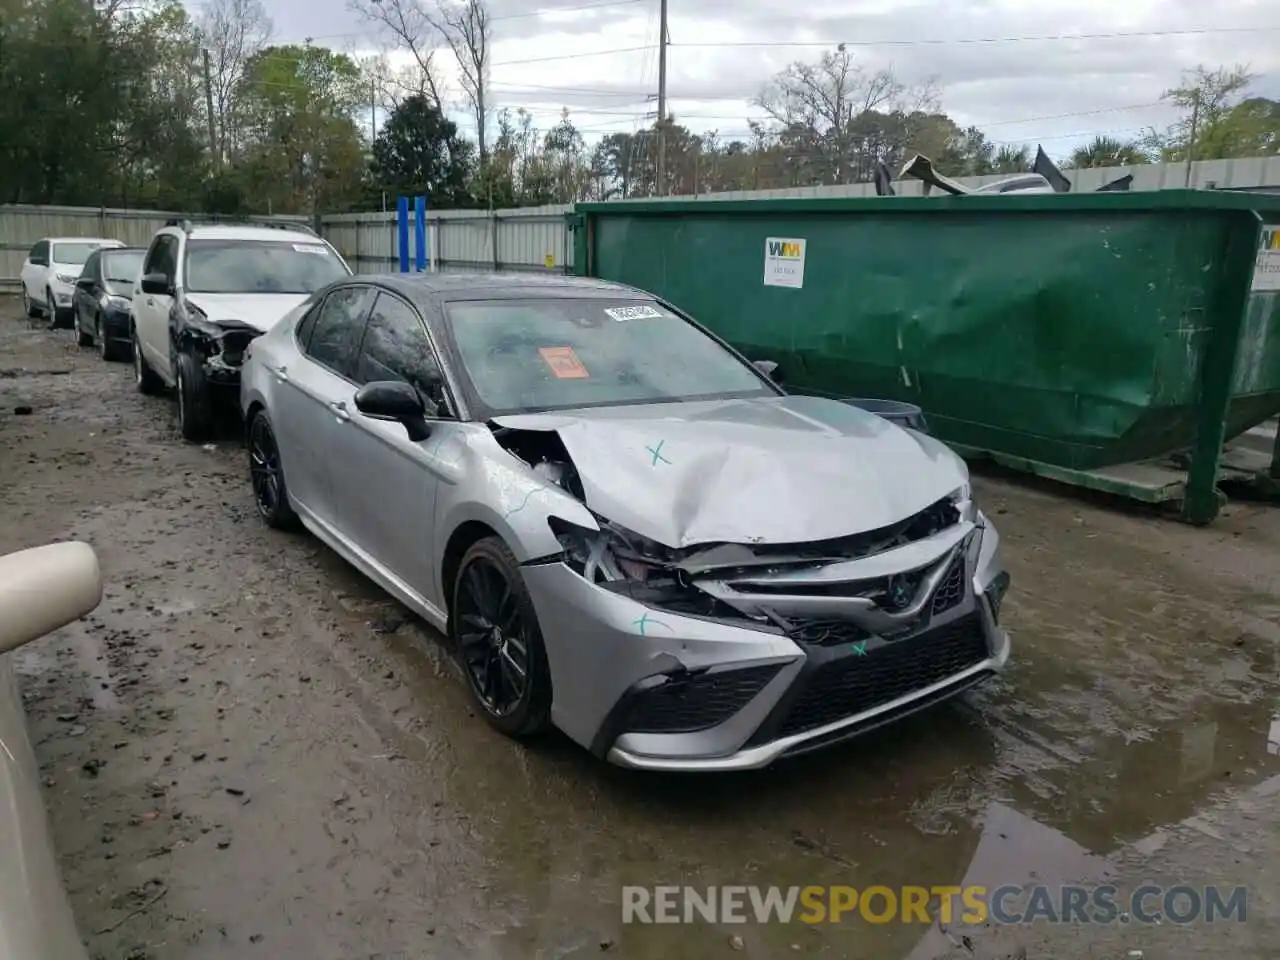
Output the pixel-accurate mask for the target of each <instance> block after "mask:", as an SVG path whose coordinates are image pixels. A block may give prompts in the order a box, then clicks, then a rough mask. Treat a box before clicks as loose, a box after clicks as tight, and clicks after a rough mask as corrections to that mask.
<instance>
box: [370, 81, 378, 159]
mask: <svg viewBox="0 0 1280 960" xmlns="http://www.w3.org/2000/svg"><path fill="white" fill-rule="evenodd" d="M377 138H378V81H377V80H370V81H369V143H370V144H372V143H373V141H374V140H376V139H377Z"/></svg>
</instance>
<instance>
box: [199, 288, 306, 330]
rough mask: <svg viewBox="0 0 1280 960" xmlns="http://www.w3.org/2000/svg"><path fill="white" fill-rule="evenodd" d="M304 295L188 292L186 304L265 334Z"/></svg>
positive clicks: (212, 316)
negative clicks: (244, 324) (246, 325)
mask: <svg viewBox="0 0 1280 960" xmlns="http://www.w3.org/2000/svg"><path fill="white" fill-rule="evenodd" d="M309 296H310V294H307V293H189V294H187V302H188V303H193V304H195V305H196V306H197V307H199V308H200V309H201V310H203V311H204V312H205V313H206V314H207V315H208V317H209V319H210V320H213V321H215V322H216V321H219V320H237V321H239V322H240V323H247V324H248V325H249V326H251V327H254V328H256V329H258V330H261V331H263V332H266V331H267V330H270V329H271V328H272V327H273V326H275V323H276V321H277V320H279V319H280V318H281V317H283V316H284V315H285V314H286V313H288V312H289V311H290V310H292V309H293V308H294V307H296V306H297V305H298V304H300V303H302V301H304V300H306V299H307V297H309Z"/></svg>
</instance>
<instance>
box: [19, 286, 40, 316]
mask: <svg viewBox="0 0 1280 960" xmlns="http://www.w3.org/2000/svg"><path fill="white" fill-rule="evenodd" d="M22 309H23V311H24V312H25V313H26V315H27V316H28V317H38V316H40V308H39V307H37V306H36V302H35V301H34V300H32V299H31V296H30V294H28V293H27V287H26V284H23V286H22Z"/></svg>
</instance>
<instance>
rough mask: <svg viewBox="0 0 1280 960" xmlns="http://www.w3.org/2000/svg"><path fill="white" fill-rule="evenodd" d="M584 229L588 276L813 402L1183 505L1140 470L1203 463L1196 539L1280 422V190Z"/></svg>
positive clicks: (1196, 490) (715, 215)
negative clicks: (899, 412)
mask: <svg viewBox="0 0 1280 960" xmlns="http://www.w3.org/2000/svg"><path fill="white" fill-rule="evenodd" d="M570 223H571V226H572V228H573V229H574V231H575V236H574V242H575V270H576V271H577V272H578V273H580V274H584V275H590V276H597V277H602V278H606V279H610V280H617V281H621V282H624V283H628V284H632V285H634V286H637V287H641V288H644V289H646V290H649V291H652V292H653V293H656V294H658V295H659V296H661V297H663V298H664V299H666V300H669V301H670V302H672V303H673V304H675V305H677V306H679V307H681V308H683V309H685V310H687V311H688V312H689V313H690V314H691V315H693V316H694V317H695V318H696V319H698V320H699V321H701V322H702V323H704V324H705V325H707V326H708V327H709V328H711V329H712V330H714V331H715V332H717V333H718V334H720V335H721V336H723V337H724V338H725V339H726V340H728V341H729V342H731V343H732V344H734V346H736V347H738V348H739V349H740V350H742V351H743V352H744V353H746V354H747V355H748V356H750V357H752V358H753V359H770V360H775V361H777V362H778V363H779V364H780V365H781V367H782V371H783V373H784V375H785V377H786V383H787V385H788V386H789V387H790V388H791V389H793V390H798V391H801V392H812V393H819V394H825V395H833V396H860V397H866V396H877V397H884V398H887V399H893V400H902V401H907V402H910V403H914V404H917V405H918V406H920V407H921V408H922V409H923V410H924V412H925V414H926V416H927V418H928V421H929V424H930V427H931V428H932V430H933V431H934V432H935V433H937V434H938V435H939V436H940V437H942V438H943V439H945V440H947V441H948V442H950V443H952V444H954V445H956V446H958V447H960V448H961V449H963V450H965V451H966V452H969V453H973V454H979V455H990V456H994V457H996V458H998V459H1003V460H1005V461H1006V462H1010V463H1014V464H1015V465H1017V466H1020V467H1022V468H1025V469H1031V470H1034V471H1036V472H1039V473H1043V474H1046V475H1049V476H1057V477H1058V478H1060V479H1066V480H1069V481H1072V482H1080V483H1086V484H1089V485H1092V486H1101V487H1104V488H1108V489H1120V490H1122V491H1124V492H1128V493H1130V495H1134V496H1139V497H1142V498H1143V499H1160V498H1163V497H1166V496H1167V495H1168V496H1170V497H1171V495H1169V490H1170V489H1172V487H1169V486H1161V485H1160V484H1155V488H1157V489H1158V490H1159V491H1160V492H1159V493H1157V494H1151V493H1150V489H1151V488H1152V484H1151V483H1149V482H1147V479H1146V478H1144V476H1143V471H1142V469H1140V466H1141V465H1140V464H1136V463H1135V462H1136V461H1148V460H1150V459H1151V458H1159V457H1167V456H1168V455H1170V454H1171V453H1172V452H1174V451H1177V450H1179V449H1183V448H1190V449H1191V450H1192V451H1193V456H1192V458H1191V467H1190V470H1189V474H1188V476H1187V479H1186V482H1185V504H1184V508H1185V515H1186V517H1187V519H1190V520H1192V521H1194V522H1207V521H1208V520H1210V519H1212V518H1213V516H1214V515H1215V514H1216V512H1217V508H1218V494H1217V492H1216V483H1217V479H1218V476H1219V453H1220V451H1221V449H1222V444H1223V441H1224V439H1229V438H1230V437H1232V436H1234V435H1236V434H1239V433H1241V432H1243V431H1244V430H1247V429H1248V428H1249V427H1251V426H1253V425H1255V424H1257V423H1259V422H1261V421H1263V420H1265V419H1267V418H1268V417H1270V416H1272V415H1274V414H1275V413H1276V412H1277V411H1280V229H1277V227H1276V226H1275V225H1278V224H1280V196H1266V195H1256V194H1249V195H1242V194H1231V193H1220V192H1215V191H1195V190H1166V191H1152V192H1144V193H1122V194H1080V195H1071V194H1068V195H1039V196H1036V195H1032V196H1027V195H1023V196H1018V195H1005V196H998V195H997V196H960V197H898V198H881V197H875V198H861V197H859V198H842V199H782V200H748V201H697V200H693V201H690V200H677V201H648V202H625V203H603V204H580V205H578V206H577V207H576V209H575V211H574V213H573V214H571V215H570ZM1273 469H1274V464H1273ZM1264 472H1265V471H1264ZM1173 486H1176V488H1177V499H1180V500H1181V499H1183V496H1182V487H1183V485H1182V484H1181V483H1179V484H1176V485H1173ZM1144 491H1146V492H1144Z"/></svg>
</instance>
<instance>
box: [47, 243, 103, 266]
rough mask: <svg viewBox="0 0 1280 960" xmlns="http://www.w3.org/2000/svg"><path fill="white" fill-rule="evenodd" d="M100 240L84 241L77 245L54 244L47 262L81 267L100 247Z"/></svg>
mask: <svg viewBox="0 0 1280 960" xmlns="http://www.w3.org/2000/svg"><path fill="white" fill-rule="evenodd" d="M102 245H103V244H102V241H101V240H84V241H81V242H79V243H55V244H54V245H53V252H52V253H51V254H50V255H49V260H50V261H51V262H53V263H69V264H72V265H74V266H77V267H83V266H84V262H85V261H86V260H88V259H89V258H90V257H91V256H93V251H95V250H97V249H98V248H99V247H101V246H102Z"/></svg>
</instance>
